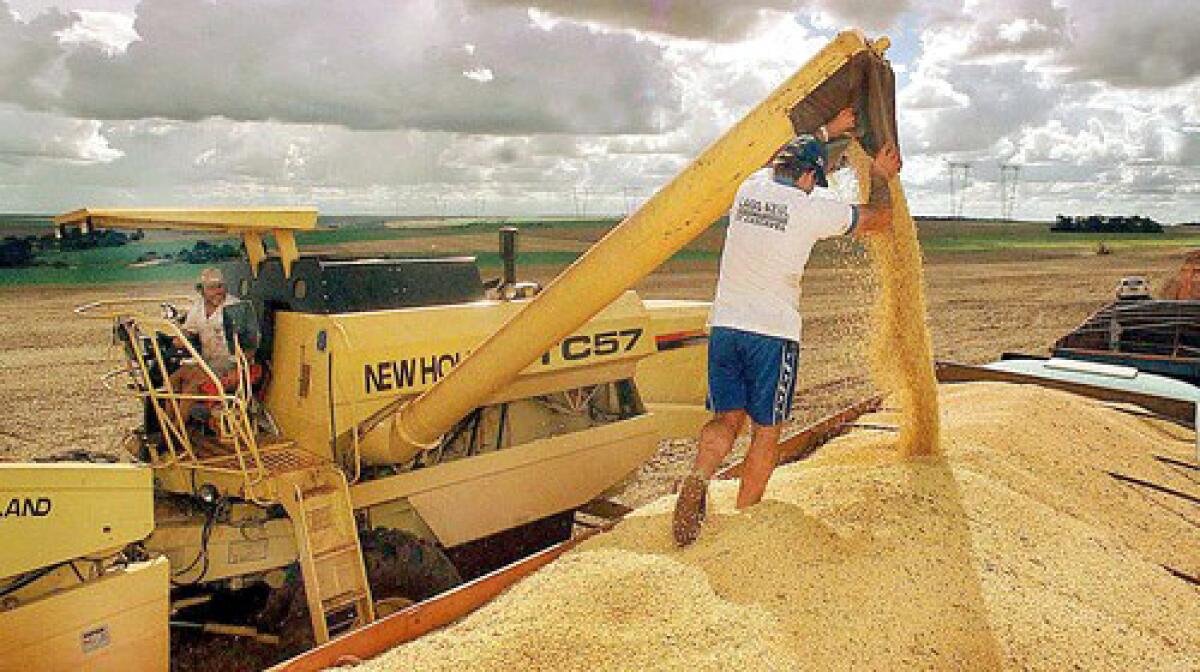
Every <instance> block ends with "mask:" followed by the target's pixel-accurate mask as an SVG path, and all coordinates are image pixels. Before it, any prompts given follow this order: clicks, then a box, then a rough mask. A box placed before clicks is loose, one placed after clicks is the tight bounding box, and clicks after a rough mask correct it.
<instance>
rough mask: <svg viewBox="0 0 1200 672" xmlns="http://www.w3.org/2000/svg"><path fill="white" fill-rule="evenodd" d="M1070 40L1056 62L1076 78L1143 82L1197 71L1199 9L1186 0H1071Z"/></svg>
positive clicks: (1177, 80) (1162, 83)
mask: <svg viewBox="0 0 1200 672" xmlns="http://www.w3.org/2000/svg"><path fill="white" fill-rule="evenodd" d="M1070 16H1071V30H1070V42H1069V44H1068V46H1067V48H1066V49H1065V50H1064V51H1063V53H1062V54H1061V56H1060V59H1059V60H1060V62H1061V63H1062V64H1064V65H1067V66H1069V67H1071V68H1072V69H1073V75H1074V76H1075V77H1077V78H1083V79H1095V80H1101V81H1105V82H1108V83H1111V84H1114V85H1117V86H1122V87H1132V88H1144V87H1167V86H1174V85H1176V84H1181V83H1183V82H1186V81H1188V80H1190V79H1193V78H1195V77H1196V76H1197V75H1198V74H1200V49H1197V48H1196V36H1197V35H1200V12H1197V10H1196V6H1195V4H1193V3H1189V2H1179V1H1177V0H1141V1H1140V2H1138V3H1137V4H1136V6H1131V5H1130V3H1128V2H1120V1H1118V0H1074V1H1073V2H1072V3H1071V14H1070Z"/></svg>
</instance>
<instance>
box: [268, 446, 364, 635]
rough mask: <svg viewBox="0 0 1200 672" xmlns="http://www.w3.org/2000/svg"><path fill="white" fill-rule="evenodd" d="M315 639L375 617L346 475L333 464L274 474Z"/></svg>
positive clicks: (359, 624)
mask: <svg viewBox="0 0 1200 672" xmlns="http://www.w3.org/2000/svg"><path fill="white" fill-rule="evenodd" d="M278 478H280V479H281V480H282V483H280V485H281V486H283V487H281V488H280V492H279V499H280V503H281V504H282V505H283V507H284V509H285V510H286V511H287V514H288V516H289V517H290V518H291V519H292V529H293V531H294V533H295V535H296V550H297V554H298V555H299V557H300V570H301V572H300V573H301V575H302V576H303V578H304V594H305V597H306V599H307V600H308V613H309V616H310V617H311V618H312V626H313V634H314V636H315V637H316V640H317V643H318V644H321V643H324V642H327V641H329V639H330V636H331V635H337V634H341V633H342V632H346V631H349V630H353V629H355V628H358V627H361V626H363V625H366V624H367V623H370V622H371V621H372V620H374V618H375V609H374V605H373V603H372V601H371V588H370V586H369V585H368V583H367V572H366V566H365V565H364V564H363V557H362V547H361V546H360V545H359V543H358V526H357V525H356V524H355V520H354V509H353V506H352V504H351V502H350V489H349V487H348V486H347V484H346V477H345V476H344V475H343V474H342V472H341V471H340V470H338V469H337V468H336V467H334V466H333V465H322V466H319V467H313V468H309V469H303V470H298V471H294V472H289V473H284V474H279V475H278Z"/></svg>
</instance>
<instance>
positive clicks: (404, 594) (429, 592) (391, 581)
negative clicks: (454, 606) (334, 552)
mask: <svg viewBox="0 0 1200 672" xmlns="http://www.w3.org/2000/svg"><path fill="white" fill-rule="evenodd" d="M359 542H360V543H361V544H362V551H363V562H365V563H366V566H367V582H368V583H370V584H371V597H372V598H374V599H375V600H384V599H392V598H404V599H408V600H412V601H414V602H420V601H421V600H424V599H427V598H430V597H433V596H434V595H437V594H438V593H444V592H446V591H447V590H450V589H451V588H454V587H455V586H458V585H460V584H461V583H462V582H463V580H462V576H460V575H459V573H458V570H457V569H456V568H455V567H454V563H452V562H450V558H448V557H446V554H445V553H444V552H443V551H442V549H441V547H440V546H438V545H437V544H436V543H434V542H431V541H429V540H426V539H422V538H420V537H418V536H416V535H414V534H411V533H409V532H404V531H402V530H393V529H389V528H386V527H378V528H375V529H373V530H367V531H365V532H362V533H361V534H359Z"/></svg>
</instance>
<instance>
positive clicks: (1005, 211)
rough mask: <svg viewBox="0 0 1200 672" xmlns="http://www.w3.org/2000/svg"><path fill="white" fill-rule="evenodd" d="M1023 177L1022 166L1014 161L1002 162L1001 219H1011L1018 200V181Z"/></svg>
mask: <svg viewBox="0 0 1200 672" xmlns="http://www.w3.org/2000/svg"><path fill="white" fill-rule="evenodd" d="M1020 179H1021V166H1018V165H1016V164H1013V163H1002V164H1000V219H1003V220H1005V221H1008V220H1011V219H1012V216H1013V208H1014V206H1015V205H1016V202H1017V183H1018V182H1019V181H1020Z"/></svg>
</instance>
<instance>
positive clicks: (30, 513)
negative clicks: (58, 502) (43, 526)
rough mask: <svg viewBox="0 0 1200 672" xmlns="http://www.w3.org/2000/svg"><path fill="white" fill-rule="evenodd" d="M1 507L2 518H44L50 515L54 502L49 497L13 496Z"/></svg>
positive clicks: (0, 500)
mask: <svg viewBox="0 0 1200 672" xmlns="http://www.w3.org/2000/svg"><path fill="white" fill-rule="evenodd" d="M0 502H3V503H4V506H3V508H0V518H44V517H46V516H48V515H50V509H51V508H52V507H53V505H54V504H53V502H51V501H50V498H49V497H13V498H11V499H9V500H8V501H7V502H5V501H4V500H3V499H0Z"/></svg>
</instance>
